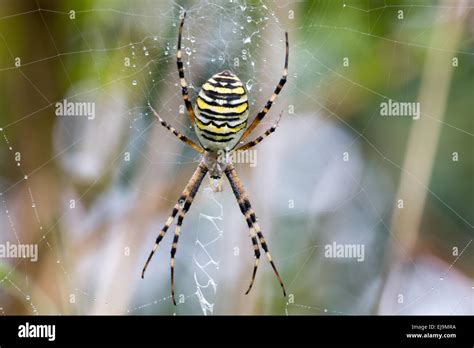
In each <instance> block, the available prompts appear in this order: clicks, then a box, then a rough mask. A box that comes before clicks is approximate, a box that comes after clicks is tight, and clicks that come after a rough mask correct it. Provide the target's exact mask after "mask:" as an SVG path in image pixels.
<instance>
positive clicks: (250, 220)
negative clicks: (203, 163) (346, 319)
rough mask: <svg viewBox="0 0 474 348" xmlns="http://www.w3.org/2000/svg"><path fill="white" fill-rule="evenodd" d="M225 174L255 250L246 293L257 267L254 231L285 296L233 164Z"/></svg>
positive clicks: (283, 286) (257, 254)
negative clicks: (253, 263)
mask: <svg viewBox="0 0 474 348" xmlns="http://www.w3.org/2000/svg"><path fill="white" fill-rule="evenodd" d="M225 174H226V176H227V178H228V179H229V182H230V185H231V187H232V191H233V192H234V195H235V197H236V198H237V202H238V203H239V207H240V210H241V211H242V213H243V214H244V216H245V218H246V220H247V225H248V226H249V228H250V233H251V237H252V243H253V245H254V250H255V265H254V269H253V273H252V280H251V281H250V286H249V288H248V290H247V292H246V294H248V293H249V291H250V289H251V288H252V285H253V282H254V280H255V274H256V273H257V267H258V264H259V258H260V251H259V250H258V245H256V241H257V238H256V237H255V232H256V233H257V236H258V238H259V241H260V244H261V246H262V248H263V250H264V251H265V255H266V257H267V259H268V261H269V262H270V265H271V266H272V268H273V271H274V272H275V275H276V277H277V279H278V282H279V283H280V286H281V288H282V290H283V296H286V290H285V285H284V284H283V281H282V279H281V277H280V274H279V273H278V270H277V268H276V266H275V263H274V262H273V259H272V256H271V255H270V251H269V250H268V246H267V243H266V241H265V238H264V237H263V233H262V230H261V229H260V226H259V225H258V223H257V217H256V216H255V212H254V211H253V209H252V206H251V205H250V201H249V199H248V198H247V193H246V192H245V190H244V187H243V186H242V183H241V182H240V180H239V177H238V176H237V172H236V170H235V167H234V166H233V164H229V165H228V166H227V168H226V170H225ZM253 230H255V231H253ZM252 232H253V234H252Z"/></svg>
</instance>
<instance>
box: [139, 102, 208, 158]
mask: <svg viewBox="0 0 474 348" xmlns="http://www.w3.org/2000/svg"><path fill="white" fill-rule="evenodd" d="M148 107H149V108H150V109H151V111H152V112H153V114H154V115H155V116H156V118H158V121H159V122H160V124H161V125H162V126H163V127H165V128H166V129H167V130H169V131H170V132H171V133H173V135H174V136H175V137H177V138H178V139H179V140H181V141H182V142H183V143H185V144H187V145H189V146H191V147H192V148H193V149H194V150H196V151H197V152H199V153H204V149H203V148H202V147H200V146H199V145H197V144H196V143H195V142H193V141H192V140H191V139H189V138H188V137H186V136H185V135H183V134H181V133H180V132H178V131H177V130H176V129H175V128H174V127H173V126H170V125H169V124H168V123H166V121H165V120H163V119H162V118H161V117H160V115H158V113H157V112H156V110H155V109H153V107H152V106H151V105H150V104H148Z"/></svg>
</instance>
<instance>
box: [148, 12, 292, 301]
mask: <svg viewBox="0 0 474 348" xmlns="http://www.w3.org/2000/svg"><path fill="white" fill-rule="evenodd" d="M185 17H186V13H185V14H184V17H183V20H182V21H181V25H180V27H179V35H178V47H177V48H178V51H177V54H176V56H177V65H178V72H179V78H180V84H181V91H182V94H183V99H184V103H185V105H186V109H187V110H188V116H189V119H190V120H191V123H192V124H193V125H194V130H195V132H196V135H197V137H198V140H199V144H200V146H199V145H197V144H196V143H194V142H193V141H192V140H190V139H189V138H187V137H186V136H184V135H182V134H181V133H179V132H178V131H176V129H174V128H173V127H171V126H170V125H168V124H167V123H166V122H165V121H164V120H163V119H162V118H161V117H160V116H159V115H158V113H157V112H156V111H155V110H154V109H153V107H152V106H151V105H149V106H150V109H151V110H152V111H153V113H154V115H155V116H156V117H157V118H158V120H159V122H160V123H161V125H162V126H164V127H165V128H167V129H168V130H169V131H170V132H172V133H173V134H174V135H175V136H176V137H178V139H180V140H181V141H183V142H184V143H186V144H187V145H189V146H191V147H192V148H193V149H194V150H196V151H197V152H199V153H201V154H202V158H201V161H200V162H199V165H198V167H197V169H196V171H195V172H194V174H193V176H192V177H191V179H190V180H189V182H188V184H187V185H186V187H185V189H184V191H183V193H182V194H181V196H180V197H179V199H178V201H177V202H176V204H175V206H174V208H173V211H172V213H171V215H170V217H169V218H168V220H167V221H166V223H165V225H164V226H163V228H162V230H161V232H160V233H159V235H158V237H157V238H156V241H155V245H154V246H153V249H152V251H151V253H150V256H148V259H147V261H146V263H145V266H144V267H143V271H142V278H143V277H144V275H145V271H146V268H147V266H148V264H149V262H150V260H151V258H152V257H153V254H154V253H155V251H156V249H157V248H158V244H159V243H160V242H161V240H162V239H163V237H164V236H165V234H166V232H167V231H168V229H169V227H170V226H171V224H172V223H173V220H174V218H175V217H176V215H178V213H179V215H178V221H177V223H176V229H175V234H174V239H173V245H172V248H171V263H170V266H171V295H172V299H173V303H174V304H175V305H176V301H175V296H174V257H175V254H176V248H177V246H178V239H179V235H180V233H181V226H182V224H183V220H184V216H185V214H186V213H187V211H188V210H189V208H190V207H191V204H192V202H193V199H194V197H195V196H196V193H197V191H198V189H199V186H200V185H201V183H202V181H203V179H204V177H205V176H206V174H207V173H208V172H209V176H210V178H211V187H212V189H213V190H214V191H220V190H221V178H222V177H223V176H224V174H225V176H226V177H227V179H228V180H229V183H230V186H231V188H232V191H233V192H234V195H235V197H236V199H237V202H238V204H239V207H240V210H241V212H242V214H243V215H244V216H245V219H246V221H247V225H248V227H249V230H250V237H251V240H252V245H253V249H254V253H255V264H254V268H253V272H252V279H251V281H250V285H249V288H248V290H247V292H246V294H248V293H249V291H250V289H252V285H253V282H254V280H255V275H256V273H257V268H258V264H259V261H260V248H259V244H260V246H261V247H262V248H263V250H264V252H265V255H266V256H267V258H268V261H269V262H270V264H271V266H272V268H273V271H274V272H275V274H276V276H277V278H278V281H279V283H280V285H281V287H282V289H283V295H284V296H286V291H285V286H284V285H283V281H282V280H281V277H280V275H279V274H278V271H277V269H276V267H275V264H274V263H273V260H272V257H271V256H270V252H269V251H268V246H267V243H266V241H265V238H264V237H263V233H262V231H261V229H260V226H259V225H258V222H257V218H256V216H255V213H254V211H253V209H252V206H251V205H250V201H249V199H248V196H247V193H246V192H245V190H244V187H243V186H242V184H241V183H240V180H239V177H238V176H237V172H236V170H235V167H234V165H233V164H232V161H231V160H230V157H229V156H227V154H228V153H229V152H231V151H244V150H247V149H249V148H251V147H254V146H255V145H257V144H258V143H260V142H261V141H262V140H263V139H264V138H266V137H267V136H269V135H270V134H271V133H273V132H274V131H275V129H276V127H277V125H278V121H277V123H276V124H275V125H274V126H273V127H271V128H269V129H268V130H267V131H266V132H265V133H264V134H263V135H261V136H259V137H258V138H256V139H255V140H253V141H250V142H248V143H246V144H245V145H241V146H240V147H237V149H235V147H236V146H237V144H239V143H241V142H242V141H243V140H244V139H245V138H246V137H247V136H248V135H249V134H250V133H251V132H252V131H253V130H254V129H255V127H257V125H258V124H259V123H260V121H261V120H262V119H263V118H264V117H265V115H266V114H267V113H268V111H269V110H270V108H271V106H272V104H273V102H274V101H275V98H276V97H277V95H278V94H279V93H280V91H281V89H282V88H283V85H284V84H285V82H286V78H287V75H288V53H289V52H288V51H289V49H288V33H285V39H286V54H285V67H284V70H283V76H282V77H281V79H280V82H279V83H278V85H277V87H276V88H275V91H274V92H273V94H272V96H271V97H270V99H269V100H268V101H267V104H266V105H265V107H264V108H263V109H262V110H261V111H260V112H259V113H258V114H257V116H256V117H255V119H254V120H253V121H252V123H251V124H250V126H249V127H247V120H248V113H249V111H248V109H249V105H248V98H247V93H246V91H245V87H244V85H243V84H242V82H241V81H240V79H239V78H238V77H237V76H236V75H235V74H233V73H232V72H230V71H229V70H224V71H223V72H221V73H218V74H215V75H213V76H212V77H211V78H210V79H209V80H207V81H206V82H205V83H204V84H203V85H202V88H201V91H200V92H199V95H198V96H197V98H196V113H194V109H193V106H192V104H191V101H190V100H189V94H188V84H187V83H186V79H185V78H184V69H183V62H182V60H181V37H182V33H183V25H184V18H185ZM280 117H281V114H280ZM279 119H280V118H278V120H279Z"/></svg>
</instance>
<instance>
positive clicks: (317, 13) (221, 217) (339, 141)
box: [0, 0, 474, 315]
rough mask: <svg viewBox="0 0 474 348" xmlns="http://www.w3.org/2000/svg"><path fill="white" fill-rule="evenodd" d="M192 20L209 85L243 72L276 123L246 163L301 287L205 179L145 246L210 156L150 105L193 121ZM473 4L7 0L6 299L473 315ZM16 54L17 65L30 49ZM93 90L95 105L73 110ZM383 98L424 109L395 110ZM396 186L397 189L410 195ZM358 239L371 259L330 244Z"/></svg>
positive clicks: (0, 58) (240, 310) (2, 210)
mask: <svg viewBox="0 0 474 348" xmlns="http://www.w3.org/2000/svg"><path fill="white" fill-rule="evenodd" d="M183 9H186V10H187V19H186V24H185V30H184V39H183V45H184V50H185V54H184V62H185V70H186V77H187V79H188V83H190V85H191V88H190V90H191V97H192V99H194V97H195V96H196V94H197V93H198V92H199V88H200V86H201V85H202V83H203V82H204V81H205V80H207V79H208V78H209V76H211V75H212V74H214V73H216V72H219V71H221V70H224V69H228V68H230V69H231V70H233V71H234V72H235V73H236V74H237V75H238V76H240V78H241V79H242V81H243V82H244V83H245V85H246V87H247V91H248V93H249V99H250V101H251V112H252V113H253V114H256V113H257V112H258V111H259V108H261V106H263V105H264V103H265V101H266V99H267V98H268V97H269V96H270V94H271V92H272V91H273V89H274V87H275V86H276V84H277V82H278V79H279V78H280V75H281V72H282V67H283V58H284V31H285V30H288V32H289V37H290V68H289V78H288V83H287V85H286V86H285V88H284V89H283V91H282V93H281V95H280V97H279V98H278V101H277V102H276V104H275V106H274V107H273V109H272V112H271V113H270V115H269V116H268V119H266V121H264V122H262V125H261V126H259V127H258V128H257V131H256V132H255V134H260V133H262V132H263V131H265V129H266V128H268V127H269V126H270V125H272V124H273V123H274V121H275V116H276V114H278V113H279V111H281V110H283V111H284V115H283V120H282V122H281V123H280V126H279V128H278V130H277V132H276V133H275V134H274V135H272V136H271V137H270V138H268V139H267V140H265V141H264V142H263V143H262V144H261V145H259V147H258V150H257V151H258V152H257V155H258V164H257V166H255V167H251V166H249V165H248V164H245V163H244V164H238V165H237V169H238V171H239V174H240V176H241V180H242V181H243V183H244V184H245V186H246V188H247V191H248V193H249V195H250V199H251V201H252V205H253V206H254V208H255V210H256V212H257V215H258V216H259V221H260V225H261V226H262V228H263V231H264V233H265V234H266V237H267V240H268V242H269V246H270V249H271V251H272V254H273V258H274V259H275V261H276V263H277V266H278V267H279V269H280V272H281V274H282V276H283V278H284V280H285V283H286V285H287V288H288V291H289V293H290V296H289V297H288V298H286V299H285V298H283V297H282V296H281V293H280V289H279V286H278V284H277V282H276V281H275V279H274V276H273V272H272V270H271V268H270V267H268V265H267V262H266V260H264V259H262V261H263V262H262V263H261V264H262V266H261V269H260V270H259V272H258V274H257V281H256V284H255V286H254V289H253V290H252V292H251V293H250V294H249V295H247V296H245V295H244V292H245V290H246V286H247V284H248V281H249V279H250V272H251V268H252V265H253V251H252V248H251V243H250V240H249V238H248V231H247V229H246V224H245V220H244V218H243V217H242V216H241V214H240V211H239V209H238V206H237V204H236V203H235V200H234V198H233V197H232V193H231V190H230V187H229V186H228V185H226V184H225V185H224V187H225V191H224V192H223V193H221V194H212V192H210V190H209V188H208V185H207V181H205V182H204V183H203V186H202V188H201V190H200V192H199V193H198V197H197V199H196V201H195V202H194V203H193V207H192V208H191V211H190V213H189V214H188V216H187V218H186V220H185V222H184V227H183V233H182V237H181V239H180V245H179V248H178V253H177V266H176V273H177V281H176V287H177V291H178V294H179V301H180V303H179V305H178V306H177V307H174V306H173V305H172V302H171V299H170V296H169V248H170V244H171V238H172V237H171V235H172V233H173V229H171V232H169V233H168V236H167V237H166V239H165V240H164V241H163V242H162V244H161V245H160V248H159V250H158V253H157V255H156V256H155V258H154V259H153V261H152V263H151V265H150V267H149V270H148V274H147V277H146V278H145V280H141V279H140V272H141V267H142V264H143V262H144V261H145V258H146V256H147V254H148V252H149V250H150V248H151V247H152V244H153V241H154V239H155V237H156V235H157V233H158V232H159V230H160V228H161V226H162V224H163V223H164V222H165V221H166V218H167V216H168V214H169V213H170V211H171V209H172V206H173V205H174V203H175V200H176V199H177V197H179V194H180V192H181V191H182V189H183V188H184V185H185V184H186V182H187V180H188V179H189V177H190V176H191V174H192V171H193V170H194V168H195V167H196V165H197V162H198V160H199V158H198V157H197V156H196V155H195V153H193V152H192V150H189V149H187V148H186V147H185V146H183V145H182V144H181V143H179V142H178V141H177V140H176V139H174V138H173V137H172V136H171V135H169V134H168V133H167V132H166V130H164V129H163V128H162V127H160V126H159V124H158V123H157V122H156V121H155V120H154V118H153V117H152V115H151V114H150V113H149V111H148V110H147V107H146V106H147V104H148V103H149V102H150V103H151V104H152V105H154V107H155V108H156V109H157V110H158V111H159V112H160V114H161V116H162V117H163V118H165V119H166V120H167V121H169V122H170V123H171V124H172V125H174V126H175V127H176V128H177V129H179V130H180V131H181V132H183V133H185V134H186V135H188V136H190V137H191V138H194V139H195V137H194V135H193V132H192V128H191V125H190V123H189V120H188V118H187V116H186V115H185V114H184V112H183V108H182V105H181V104H182V99H181V93H180V88H179V87H178V86H179V84H178V82H179V80H178V75H177V71H176V63H175V51H176V39H177V25H178V24H179V21H180V14H182V12H183ZM473 9H474V2H472V1H469V0H466V1H462V0H453V1H447V0H446V1H439V2H436V1H412V0H405V1H386V0H385V1H383V0H380V1H375V0H368V1H351V0H347V1H329V0H328V1H324V0H321V1H291V0H290V1H274V2H272V1H268V2H260V1H243V0H232V1H227V2H221V1H189V2H185V1H179V2H175V1H145V0H139V1H110V0H109V1H108V0H89V1H76V0H68V1H59V0H58V1H54V0H49V1H41V0H38V1H26V0H22V1H15V0H2V1H1V6H0V127H1V128H2V130H1V132H0V193H1V196H0V243H6V242H10V243H33V244H38V247H39V260H38V262H36V263H33V262H30V261H28V260H22V259H8V258H2V259H0V314H3V315H9V314H32V313H39V314H56V313H64V314H92V313H104V314H105V313H114V314H117V313H118V314H172V313H177V314H202V313H206V314H209V313H214V314H282V315H284V314H289V315H291V314H309V315H326V314H395V313H397V314H473V313H474V281H473V277H474V268H473V264H474V246H473V245H472V244H471V242H472V239H473V236H474V232H473V229H472V227H473V225H472V224H473V215H474V214H473V203H474V188H473V174H474V161H473V160H474V156H473V148H474V146H473V145H474V143H473V131H474V124H473V118H472V109H473V108H472V97H473V92H474V84H473V76H474V41H473V37H474V16H473V13H474V12H473V11H474V10H473ZM17 58H19V59H20V60H19V62H20V64H18V66H15V62H17V61H18V60H17ZM63 99H67V100H68V101H75V102H92V103H95V105H96V117H95V119H93V120H88V119H87V118H86V117H58V116H56V115H55V107H54V105H55V103H56V102H58V101H62V100H63ZM388 99H392V100H394V101H401V102H420V105H421V118H420V119H419V120H413V119H411V118H408V117H383V116H381V115H380V103H382V102H387V101H388ZM400 200H402V201H400ZM333 242H336V243H338V244H361V245H364V247H365V258H364V261H363V262H358V261H357V260H355V259H353V258H343V259H331V258H327V257H325V253H324V251H325V246H326V245H327V244H332V243H333Z"/></svg>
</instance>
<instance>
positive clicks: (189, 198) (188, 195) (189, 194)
mask: <svg viewBox="0 0 474 348" xmlns="http://www.w3.org/2000/svg"><path fill="white" fill-rule="evenodd" d="M207 172H208V169H207V167H206V165H205V164H204V163H203V162H201V163H199V166H198V167H197V169H196V171H195V172H194V174H193V176H192V177H191V179H190V180H189V182H188V184H187V185H186V188H185V189H184V190H183V192H182V194H181V196H180V198H179V199H178V202H177V203H176V204H175V206H174V208H173V211H172V213H171V215H170V217H169V218H168V220H167V221H166V223H165V225H164V226H163V228H162V229H161V231H160V233H159V234H158V237H157V238H156V241H155V244H154V245H153V248H152V250H151V252H150V255H149V256H148V259H147V260H146V262H145V265H144V266H143V271H142V278H144V276H145V271H146V269H147V267H148V264H149V263H150V261H151V258H152V257H153V255H154V254H155V251H156V249H158V245H159V244H160V242H161V240H162V239H163V237H164V236H165V234H166V232H167V231H168V229H169V227H170V226H171V224H172V223H173V220H174V218H175V217H176V215H177V214H178V212H179V216H178V222H177V224H176V229H175V234H174V239H173V245H172V248H171V261H170V267H171V296H172V299H173V303H174V304H175V305H176V301H175V298H174V256H175V254H176V248H177V246H178V239H179V234H180V232H181V225H182V223H183V220H184V216H185V214H186V212H187V211H188V210H189V208H190V207H191V204H192V202H193V199H194V197H195V196H196V193H197V191H198V190H199V186H200V185H201V183H202V180H203V179H204V177H205V176H206V173H207Z"/></svg>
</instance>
